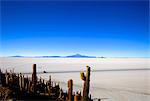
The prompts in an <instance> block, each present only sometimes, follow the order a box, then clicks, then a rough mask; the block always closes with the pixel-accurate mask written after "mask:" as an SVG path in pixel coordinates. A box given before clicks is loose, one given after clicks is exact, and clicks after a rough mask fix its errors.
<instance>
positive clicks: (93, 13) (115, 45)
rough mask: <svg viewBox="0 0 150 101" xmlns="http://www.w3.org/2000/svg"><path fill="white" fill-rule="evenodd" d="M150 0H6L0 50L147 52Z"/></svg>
mask: <svg viewBox="0 0 150 101" xmlns="http://www.w3.org/2000/svg"><path fill="white" fill-rule="evenodd" d="M148 9H149V5H148V1H146V0H143V1H140V0H138V1H136V0H133V1H124V0H123V1H114V0H113V1H111V0H107V1H86V0H83V1H73V0H71V1H63V0H57V1H50V0H47V1H40V0H39V1H35V0H34V1H11V0H9V1H5V2H4V1H3V2H1V47H0V48H1V54H0V55H1V56H11V55H25V56H36V55H38V56H39V55H62V56H63V55H71V54H76V53H80V54H85V55H95V56H107V57H148V55H149V56H150V54H149V53H148V51H149V29H148V21H149V19H148V16H149V15H148V12H149V11H148Z"/></svg>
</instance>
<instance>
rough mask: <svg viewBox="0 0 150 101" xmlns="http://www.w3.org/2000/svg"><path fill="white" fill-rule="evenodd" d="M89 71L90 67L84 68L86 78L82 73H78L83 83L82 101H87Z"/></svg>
mask: <svg viewBox="0 0 150 101" xmlns="http://www.w3.org/2000/svg"><path fill="white" fill-rule="evenodd" d="M90 71H91V69H90V67H89V66H86V76H85V74H84V72H81V73H80V76H81V79H82V80H83V81H84V87H83V98H82V101H88V100H89V88H90Z"/></svg>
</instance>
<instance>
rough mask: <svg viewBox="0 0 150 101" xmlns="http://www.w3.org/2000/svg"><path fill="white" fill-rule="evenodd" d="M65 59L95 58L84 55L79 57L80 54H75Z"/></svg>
mask: <svg viewBox="0 0 150 101" xmlns="http://www.w3.org/2000/svg"><path fill="white" fill-rule="evenodd" d="M66 58H96V57H95V56H86V55H81V54H75V55H70V56H66Z"/></svg>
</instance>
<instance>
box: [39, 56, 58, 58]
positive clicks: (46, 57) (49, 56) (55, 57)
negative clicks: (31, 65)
mask: <svg viewBox="0 0 150 101" xmlns="http://www.w3.org/2000/svg"><path fill="white" fill-rule="evenodd" d="M41 57H42V58H60V57H61V56H41Z"/></svg>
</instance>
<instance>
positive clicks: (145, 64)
mask: <svg viewBox="0 0 150 101" xmlns="http://www.w3.org/2000/svg"><path fill="white" fill-rule="evenodd" d="M34 63H35V64H37V71H38V72H43V71H44V70H45V71H48V72H53V71H83V70H86V68H85V66H86V65H89V66H90V67H91V69H92V70H113V69H122V70H123V69H142V68H145V69H150V58H104V59H102V58H0V68H1V69H2V71H5V70H6V69H7V70H12V69H13V68H14V70H15V72H18V73H19V72H22V73H28V72H32V64H34ZM49 75H51V76H52V78H53V80H55V81H59V82H60V85H61V87H62V88H63V89H65V90H66V89H67V85H66V83H67V80H69V79H73V82H74V90H75V91H82V84H83V82H82V80H81V79H80V73H78V72H75V73H72V72H71V73H45V74H39V75H38V76H41V77H42V78H44V79H48V77H49ZM90 83H91V85H90V93H91V94H92V98H102V101H150V70H128V71H124V70H123V71H101V72H92V73H91V81H90Z"/></svg>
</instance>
